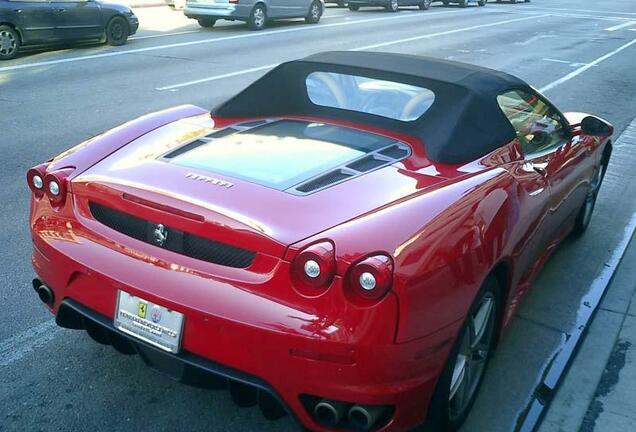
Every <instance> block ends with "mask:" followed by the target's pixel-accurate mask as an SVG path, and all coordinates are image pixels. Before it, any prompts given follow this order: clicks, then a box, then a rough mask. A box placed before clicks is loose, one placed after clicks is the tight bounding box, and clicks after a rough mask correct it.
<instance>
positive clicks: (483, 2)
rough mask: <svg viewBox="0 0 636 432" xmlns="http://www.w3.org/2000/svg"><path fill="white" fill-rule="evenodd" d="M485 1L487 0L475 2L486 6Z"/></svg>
mask: <svg viewBox="0 0 636 432" xmlns="http://www.w3.org/2000/svg"><path fill="white" fill-rule="evenodd" d="M487 1H488V0H479V1H478V2H477V4H478V5H479V6H486V2H487Z"/></svg>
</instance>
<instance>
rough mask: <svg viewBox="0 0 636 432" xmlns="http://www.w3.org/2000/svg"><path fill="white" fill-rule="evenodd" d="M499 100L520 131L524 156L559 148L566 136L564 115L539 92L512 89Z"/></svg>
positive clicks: (507, 115)
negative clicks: (539, 94) (562, 116)
mask: <svg viewBox="0 0 636 432" xmlns="http://www.w3.org/2000/svg"><path fill="white" fill-rule="evenodd" d="M497 102H498V103H499V106H500V107H501V109H502V111H503V112H504V114H505V115H506V117H508V120H509V121H510V123H511V124H512V126H513V127H514V129H515V131H516V132H517V137H518V138H519V141H520V142H521V147H522V149H523V152H524V154H525V155H531V154H533V153H541V152H544V151H549V150H550V149H552V148H556V147H558V146H559V145H561V143H562V142H563V141H564V140H565V139H566V138H567V133H566V132H565V129H564V127H563V121H562V119H561V115H560V114H559V113H558V112H557V111H556V109H555V108H554V107H552V106H551V105H549V104H547V103H546V102H545V101H544V100H543V99H541V98H539V97H538V96H537V95H536V94H533V93H529V92H525V91H521V90H513V91H509V92H506V93H503V94H501V95H499V96H497Z"/></svg>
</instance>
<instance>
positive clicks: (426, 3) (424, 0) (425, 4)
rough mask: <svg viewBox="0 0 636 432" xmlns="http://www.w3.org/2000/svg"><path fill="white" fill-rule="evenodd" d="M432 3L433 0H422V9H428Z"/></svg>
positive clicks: (420, 6) (420, 5)
mask: <svg viewBox="0 0 636 432" xmlns="http://www.w3.org/2000/svg"><path fill="white" fill-rule="evenodd" d="M431 3H433V0H422V3H420V4H419V8H420V10H428V8H430V7H431Z"/></svg>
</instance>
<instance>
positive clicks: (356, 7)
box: [349, 4, 360, 12]
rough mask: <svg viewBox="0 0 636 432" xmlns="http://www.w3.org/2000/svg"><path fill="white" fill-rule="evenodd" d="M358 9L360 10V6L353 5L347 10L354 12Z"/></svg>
mask: <svg viewBox="0 0 636 432" xmlns="http://www.w3.org/2000/svg"><path fill="white" fill-rule="evenodd" d="M358 9H360V6H358V5H354V4H350V5H349V10H350V11H352V12H356V11H357V10H358Z"/></svg>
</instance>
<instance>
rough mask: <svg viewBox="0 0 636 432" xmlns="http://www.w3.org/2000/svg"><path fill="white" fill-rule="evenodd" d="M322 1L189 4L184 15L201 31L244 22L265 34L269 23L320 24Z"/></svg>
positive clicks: (190, 0)
mask: <svg viewBox="0 0 636 432" xmlns="http://www.w3.org/2000/svg"><path fill="white" fill-rule="evenodd" d="M324 7H325V5H324V1H323V0H186V6H185V9H184V11H183V13H184V14H185V16H187V17H188V18H193V19H196V20H197V21H198V22H199V24H200V25H201V26H202V27H212V26H214V24H215V23H216V21H217V20H219V19H225V20H230V21H245V22H247V25H248V26H249V28H250V29H252V30H262V29H264V28H265V26H266V25H267V21H269V20H275V19H285V18H305V21H306V22H308V23H310V24H315V23H317V22H318V21H320V17H321V16H322V13H323V11H324Z"/></svg>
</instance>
